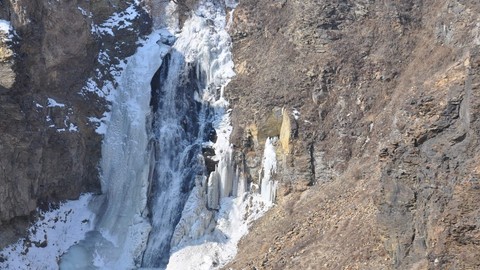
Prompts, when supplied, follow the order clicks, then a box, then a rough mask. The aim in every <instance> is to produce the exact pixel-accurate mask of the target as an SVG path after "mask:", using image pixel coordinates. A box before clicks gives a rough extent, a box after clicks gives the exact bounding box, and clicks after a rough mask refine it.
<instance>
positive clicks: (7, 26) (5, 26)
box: [0, 20, 16, 42]
mask: <svg viewBox="0 0 480 270" xmlns="http://www.w3.org/2000/svg"><path fill="white" fill-rule="evenodd" d="M0 32H3V33H4V34H6V36H4V37H2V38H1V40H2V41H3V42H6V41H12V39H13V37H14V36H15V35H16V33H15V30H14V29H13V27H12V24H11V23H10V22H9V21H6V20H0Z"/></svg>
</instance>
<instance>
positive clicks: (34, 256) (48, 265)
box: [0, 194, 95, 270]
mask: <svg viewBox="0 0 480 270" xmlns="http://www.w3.org/2000/svg"><path fill="white" fill-rule="evenodd" d="M91 197H92V196H91V195H89V194H86V195H83V196H81V197H80V199H79V200H77V201H68V202H66V203H63V204H61V205H60V207H59V208H58V209H55V210H52V211H49V212H43V213H40V216H41V218H40V219H39V220H38V221H37V222H36V223H35V224H34V225H33V226H32V227H31V228H30V229H29V232H28V237H27V239H21V240H19V241H18V242H17V243H15V244H13V245H10V246H9V247H7V248H5V249H4V250H3V251H1V252H0V258H2V259H3V260H4V261H3V262H0V269H12V270H13V269H15V270H23V269H25V270H32V269H38V270H40V269H42V270H49V269H58V260H59V258H60V256H61V255H62V254H63V253H64V252H66V251H67V249H68V248H70V247H71V246H72V245H74V244H76V243H78V242H79V241H80V240H82V239H84V238H85V235H86V233H87V232H88V231H90V230H92V229H93V227H94V224H95V220H94V219H95V215H94V213H93V212H92V211H90V210H89V208H88V203H89V201H90V199H91Z"/></svg>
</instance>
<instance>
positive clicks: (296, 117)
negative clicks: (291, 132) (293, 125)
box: [292, 109, 300, 120]
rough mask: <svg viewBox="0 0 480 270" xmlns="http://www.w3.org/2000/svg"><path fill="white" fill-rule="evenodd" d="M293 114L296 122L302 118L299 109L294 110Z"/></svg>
mask: <svg viewBox="0 0 480 270" xmlns="http://www.w3.org/2000/svg"><path fill="white" fill-rule="evenodd" d="M292 113H293V118H295V120H298V118H300V112H299V111H298V110H297V109H293V111H292Z"/></svg>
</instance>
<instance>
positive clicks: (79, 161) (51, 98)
mask: <svg viewBox="0 0 480 270" xmlns="http://www.w3.org/2000/svg"><path fill="white" fill-rule="evenodd" d="M132 3H133V1H117V0H113V1H111V0H110V1H106V0H105V1H88V2H85V1H47V0H41V1H28V0H18V1H2V2H1V3H0V18H1V19H4V20H7V21H10V22H11V25H12V27H13V29H14V30H15V35H14V37H13V38H12V41H8V42H6V41H5V40H3V42H1V44H0V47H1V50H0V54H1V55H0V62H1V63H0V66H1V67H0V72H1V74H0V77H1V78H2V80H1V82H0V115H1V117H0V152H1V155H0V231H1V233H0V243H1V244H0V247H1V246H3V245H5V244H8V242H9V241H11V240H13V239H14V238H15V234H17V233H22V229H23V226H24V225H25V224H26V223H27V220H28V217H29V216H30V215H31V214H32V213H33V212H34V210H35V209H36V208H37V207H49V205H51V204H54V203H56V202H58V201H60V200H64V199H75V198H78V196H79V194H80V193H82V192H98V191H99V187H100V184H99V180H98V176H99V171H98V161H99V158H100V147H101V136H100V135H99V134H97V133H96V132H95V128H96V124H95V123H92V122H91V121H89V117H97V118H101V117H102V115H103V113H104V112H105V111H106V110H108V102H107V101H106V100H105V99H104V97H101V96H99V95H97V94H94V93H82V91H81V90H82V88H83V87H84V86H85V85H86V82H87V79H88V78H95V79H97V84H98V85H99V86H100V87H101V86H102V84H103V83H104V82H107V81H109V80H110V81H111V80H112V77H111V75H110V71H111V70H110V69H111V67H112V66H113V65H115V64H118V59H117V58H116V57H118V58H120V59H122V58H124V57H125V56H128V55H130V54H132V53H133V52H134V51H135V48H136V45H135V41H136V40H137V39H138V37H139V36H140V35H142V34H145V33H147V32H148V31H149V30H150V20H149V18H148V16H147V15H146V14H145V12H144V11H143V9H141V8H140V7H137V8H136V9H137V12H138V13H139V14H140V15H139V16H137V17H136V18H135V19H134V21H132V23H133V26H132V27H131V28H128V29H127V28H125V27H123V28H122V27H118V26H116V27H115V26H112V29H111V30H112V31H113V32H112V33H113V35H103V36H102V35H99V34H97V33H95V31H94V30H95V29H94V26H95V25H99V24H101V23H103V22H104V21H105V20H107V19H108V18H109V17H110V16H112V14H114V13H115V12H121V11H123V10H125V9H126V8H127V7H128V6H130V5H132ZM101 50H102V51H103V52H108V55H109V57H110V58H111V59H113V60H112V61H110V62H109V63H108V64H105V61H103V62H102V61H101V58H100V57H99V53H100V51H101ZM4 52H7V53H4ZM4 78H11V79H10V80H4ZM19 224H23V225H22V226H19Z"/></svg>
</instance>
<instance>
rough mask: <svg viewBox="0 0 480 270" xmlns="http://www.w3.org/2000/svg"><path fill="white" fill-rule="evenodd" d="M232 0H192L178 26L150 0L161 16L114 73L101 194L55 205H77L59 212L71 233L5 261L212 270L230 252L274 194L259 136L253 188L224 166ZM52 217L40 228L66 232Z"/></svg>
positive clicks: (229, 160) (228, 157) (170, 12)
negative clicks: (258, 176) (259, 163)
mask: <svg viewBox="0 0 480 270" xmlns="http://www.w3.org/2000/svg"><path fill="white" fill-rule="evenodd" d="M235 5H236V1H232V0H227V1H220V0H201V1H199V4H198V6H197V7H196V8H195V10H194V11H193V12H191V15H190V17H189V18H188V19H187V20H186V21H185V22H184V24H183V27H182V29H181V31H179V30H178V29H179V27H178V25H173V24H172V23H177V22H178V20H177V19H175V18H174V17H172V16H175V14H176V13H175V12H174V10H175V4H174V2H170V3H169V4H168V5H165V2H162V9H161V10H164V11H165V12H164V14H163V16H165V18H162V19H158V20H156V22H158V23H157V24H156V25H158V26H161V27H163V28H161V29H157V30H155V31H154V32H153V33H152V34H151V35H150V36H148V37H147V38H145V40H143V41H141V46H140V47H139V48H138V50H137V52H136V53H135V54H134V55H133V56H131V57H129V58H128V59H126V61H125V63H124V66H123V71H122V72H121V74H120V75H119V76H117V78H116V81H117V83H118V87H116V89H115V95H114V97H113V98H112V100H113V105H112V110H111V114H110V120H109V122H108V127H107V130H106V133H105V138H104V142H103V145H102V161H101V164H100V166H101V172H102V174H101V179H102V195H97V196H93V195H88V196H84V197H82V200H81V203H79V204H78V205H76V204H75V203H74V205H76V206H70V204H68V203H67V204H65V205H66V207H67V208H66V209H63V208H61V209H60V210H58V212H59V213H63V212H68V211H69V210H68V209H69V208H68V207H72V209H73V208H74V209H78V210H76V212H75V211H74V212H72V214H71V217H70V218H69V219H68V222H70V223H68V224H70V225H71V226H72V228H74V229H75V228H77V227H78V232H77V233H76V234H74V235H75V238H74V239H71V240H70V241H68V242H66V243H65V245H59V246H58V248H57V249H56V250H54V251H52V252H51V254H45V257H46V258H47V259H45V261H46V262H45V263H42V262H40V260H38V258H39V256H38V254H37V253H35V254H33V253H32V254H33V255H32V256H33V257H32V258H27V257H22V256H23V255H20V254H18V255H15V256H18V258H20V259H19V260H17V261H18V264H16V265H22V263H25V265H26V266H25V267H20V266H18V267H16V268H17V269H29V268H28V266H27V265H28V262H30V263H32V264H35V267H38V268H39V269H58V268H60V269H138V268H145V269H146V268H148V269H152V268H153V269H165V268H166V269H216V268H220V267H221V266H223V265H225V264H226V263H227V262H228V261H229V260H231V259H232V258H233V257H234V256H235V254H236V250H237V243H238V241H239V240H240V238H241V237H242V236H243V235H245V234H246V233H247V231H248V224H249V223H251V222H252V221H253V220H255V219H257V218H258V217H260V216H261V215H263V213H264V212H265V211H266V210H267V209H268V207H269V205H271V204H270V203H269V202H270V201H271V198H272V196H273V197H274V196H275V195H274V189H275V186H272V184H273V182H269V181H270V175H271V174H270V173H271V172H272V171H273V170H274V167H273V165H274V164H273V162H274V160H272V159H271V157H272V151H273V159H275V156H274V154H275V152H274V149H273V145H271V143H270V144H268V143H269V141H267V146H268V147H269V148H268V149H266V150H265V155H266V156H267V154H268V157H269V159H268V160H267V159H265V161H264V162H265V164H264V167H265V168H267V167H268V169H267V170H266V171H265V175H264V179H265V181H264V182H265V183H267V184H266V185H267V186H266V187H264V184H263V182H262V194H258V193H256V192H251V191H250V187H249V185H248V183H247V181H246V179H245V178H244V177H243V175H242V174H240V173H238V171H237V168H236V167H235V166H234V164H233V156H232V155H233V153H232V152H233V150H232V147H231V145H230V142H229V137H230V134H231V131H232V127H231V125H230V117H229V111H228V102H227V101H226V100H225V99H224V97H223V92H224V88H225V86H226V85H227V84H228V82H229V81H230V79H231V78H232V77H233V76H234V75H235V73H234V71H233V61H232V55H231V52H230V49H231V40H230V37H229V35H228V33H227V29H226V28H227V27H228V25H229V20H231V16H232V14H231V12H233V11H232V9H233V8H234V7H235ZM226 7H228V8H230V9H231V12H230V14H227V11H226ZM227 15H229V16H227ZM227 17H229V18H227ZM173 33H175V34H173ZM270 146H271V147H270ZM272 164H273V165H272ZM264 170H265V169H264ZM267 178H268V179H267ZM264 190H265V191H268V194H267V193H265V194H264ZM262 195H263V196H264V197H265V199H264V198H263V197H262ZM87 204H88V207H87ZM82 209H83V210H82ZM62 211H63V212H62ZM55 213H56V212H55ZM93 213H95V215H94V214H93ZM79 220H81V221H82V223H81V224H80V225H78V226H76V225H75V224H76V223H78V222H79ZM70 225H69V226H70ZM75 226H76V227H75ZM55 227H56V225H52V226H50V227H49V229H48V230H45V231H49V233H50V235H54V236H55V237H60V236H61V235H63V234H68V231H66V230H65V231H61V232H59V231H55ZM64 227H65V226H63V227H61V226H59V228H64ZM50 231H52V232H50ZM59 235H60V236H59ZM40 237H41V236H39V239H40ZM45 237H47V236H45ZM49 237H50V236H49ZM35 239H36V238H35ZM39 241H40V240H39ZM13 250H15V247H13V248H12V252H13ZM38 252H40V253H41V250H39V251H38ZM12 254H13V253H12ZM10 255H11V254H10ZM12 256H13V255H12ZM57 261H58V263H59V265H58V266H57V265H55V263H56V262H57ZM1 267H2V264H1V263H0V268H1Z"/></svg>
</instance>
